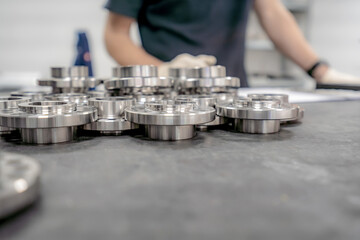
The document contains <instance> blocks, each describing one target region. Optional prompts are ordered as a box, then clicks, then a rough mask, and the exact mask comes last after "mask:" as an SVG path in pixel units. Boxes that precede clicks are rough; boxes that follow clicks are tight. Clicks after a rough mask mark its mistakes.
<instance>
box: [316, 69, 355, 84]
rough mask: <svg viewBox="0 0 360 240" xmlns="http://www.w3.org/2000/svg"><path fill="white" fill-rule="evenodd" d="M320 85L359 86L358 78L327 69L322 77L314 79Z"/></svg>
mask: <svg viewBox="0 0 360 240" xmlns="http://www.w3.org/2000/svg"><path fill="white" fill-rule="evenodd" d="M316 79H317V81H318V83H320V84H341V85H360V77H356V76H353V75H350V74H347V73H342V72H339V71H336V70H335V69H332V68H328V69H327V70H326V71H325V72H324V73H323V74H322V76H320V77H318V78H316Z"/></svg>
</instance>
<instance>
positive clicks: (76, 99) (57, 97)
mask: <svg viewBox="0 0 360 240" xmlns="http://www.w3.org/2000/svg"><path fill="white" fill-rule="evenodd" d="M45 100H47V101H61V102H69V103H75V104H76V105H87V103H88V95H87V94H84V93H57V94H50V95H47V96H45Z"/></svg>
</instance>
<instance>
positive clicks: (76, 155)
mask: <svg viewBox="0 0 360 240" xmlns="http://www.w3.org/2000/svg"><path fill="white" fill-rule="evenodd" d="M302 105H303V106H304V107H305V109H306V112H305V118H304V119H303V122H302V124H296V125H289V126H284V127H283V128H282V130H281V132H280V133H277V134H269V135H250V134H241V133H234V132H226V131H222V130H214V131H211V132H205V133H198V135H197V136H196V137H195V138H194V139H192V140H186V141H178V142H162V141H150V140H146V139H142V138H141V137H131V136H118V137H98V138H86V139H82V140H78V141H74V142H72V143H64V144H57V145H44V146H31V145H24V144H20V143H19V142H16V141H15V142H9V141H6V140H5V139H1V140H0V149H1V151H8V152H16V153H21V154H26V155H29V156H32V157H34V158H36V159H37V160H38V161H39V162H40V163H41V166H42V179H41V180H42V189H41V198H40V200H39V201H38V202H37V203H36V204H35V205H34V206H32V207H31V208H29V209H27V210H25V211H23V212H21V214H17V215H15V216H13V217H11V218H9V219H7V220H5V221H2V222H1V223H0V239H1V240H4V239H26V240H41V239H49V240H50V239H51V240H57V239H59V240H63V239H77V240H78V239H97V240H98V239H126V240H139V239H146V240H151V239H154V240H162V239H164V240H169V239H176V240H177V239H179V240H180V239H204V240H205V239H206V240H208V239H216V240H220V239H221V240H225V239H277V240H279V239H324V240H329V239H336V240H339V239H360V102H358V101H357V102H356V101H353V102H327V103H311V104H310V103H308V104H302Z"/></svg>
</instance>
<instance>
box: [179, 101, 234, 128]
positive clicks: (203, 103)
mask: <svg viewBox="0 0 360 240" xmlns="http://www.w3.org/2000/svg"><path fill="white" fill-rule="evenodd" d="M175 102H176V103H191V102H194V103H195V104H197V105H198V106H199V107H200V108H207V107H213V108H216V103H217V99H216V98H214V97H213V96H211V95H179V96H177V97H176V98H175ZM225 123H227V121H226V118H224V117H220V116H217V115H216V116H215V119H214V120H213V121H211V122H208V123H204V124H199V125H196V128H197V129H198V130H200V131H207V130H208V127H217V126H220V125H224V124H225Z"/></svg>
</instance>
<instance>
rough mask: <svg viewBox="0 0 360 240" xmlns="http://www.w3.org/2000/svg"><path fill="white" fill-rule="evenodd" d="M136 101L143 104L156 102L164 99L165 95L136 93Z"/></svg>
mask: <svg viewBox="0 0 360 240" xmlns="http://www.w3.org/2000/svg"><path fill="white" fill-rule="evenodd" d="M135 98H136V103H138V104H143V103H145V102H154V101H160V100H163V99H164V95H161V94H137V95H135Z"/></svg>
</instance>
